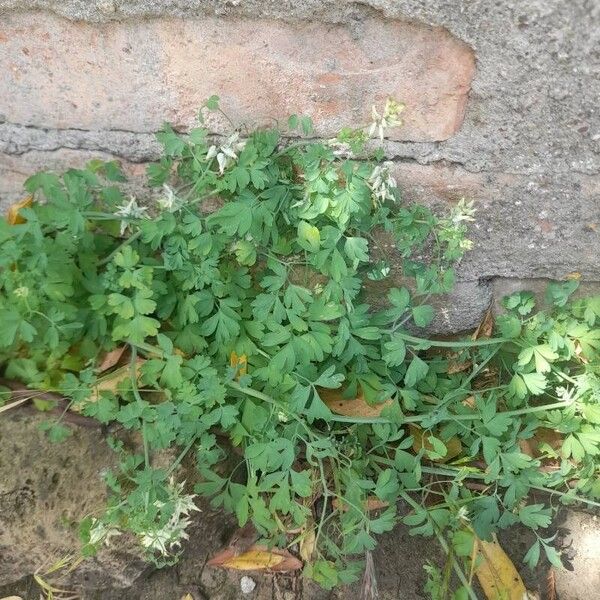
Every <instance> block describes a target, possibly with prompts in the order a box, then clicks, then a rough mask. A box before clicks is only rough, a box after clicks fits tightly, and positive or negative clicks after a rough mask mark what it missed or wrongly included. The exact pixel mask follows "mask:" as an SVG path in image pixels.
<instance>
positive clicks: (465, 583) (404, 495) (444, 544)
mask: <svg viewBox="0 0 600 600" xmlns="http://www.w3.org/2000/svg"><path fill="white" fill-rule="evenodd" d="M400 496H401V497H402V499H403V500H404V501H405V502H406V503H407V504H408V505H409V506H411V507H412V508H413V509H414V510H421V507H420V506H419V505H418V504H417V503H416V502H415V501H414V500H413V499H412V498H411V497H410V496H409V495H408V494H407V493H406V492H402V491H401V492H400ZM432 526H433V530H434V532H435V535H436V537H437V539H438V542H439V544H440V546H441V547H442V549H443V550H444V552H445V553H446V554H447V555H448V558H449V559H450V560H451V561H452V567H453V569H454V572H455V573H456V576H457V577H458V578H459V579H460V582H461V583H462V584H463V586H464V587H465V589H466V590H467V593H468V594H469V598H471V600H479V599H478V598H477V595H476V594H475V592H474V591H473V588H472V587H471V585H470V584H469V582H468V580H467V577H466V575H465V574H464V573H463V570H462V569H461V568H460V565H459V564H458V561H457V560H456V557H455V556H454V555H453V554H452V553H451V552H450V548H449V547H448V543H447V542H446V540H445V539H444V536H443V535H442V534H441V533H440V532H439V531H438V528H437V527H436V525H435V523H434V522H433V521H432Z"/></svg>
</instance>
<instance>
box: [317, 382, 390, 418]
mask: <svg viewBox="0 0 600 600" xmlns="http://www.w3.org/2000/svg"><path fill="white" fill-rule="evenodd" d="M318 391H319V396H320V398H321V400H323V402H324V403H325V404H326V405H327V406H328V407H329V410H331V412H334V413H335V414H337V415H343V416H345V417H362V418H365V417H379V416H380V415H381V412H382V411H383V409H384V408H386V407H387V406H390V405H391V404H392V400H391V399H388V400H386V401H385V402H380V403H379V404H375V405H371V404H368V403H367V401H366V400H365V399H364V397H363V396H362V394H361V395H359V396H358V397H356V398H344V397H343V396H342V392H341V391H340V390H329V389H325V388H319V390H318Z"/></svg>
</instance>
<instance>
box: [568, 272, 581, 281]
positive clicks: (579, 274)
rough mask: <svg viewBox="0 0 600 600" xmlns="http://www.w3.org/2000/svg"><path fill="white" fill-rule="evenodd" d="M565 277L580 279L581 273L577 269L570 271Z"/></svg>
mask: <svg viewBox="0 0 600 600" xmlns="http://www.w3.org/2000/svg"><path fill="white" fill-rule="evenodd" d="M565 279H574V280H575V281H578V280H579V279H581V273H579V271H573V272H572V273H569V274H568V275H567V276H566V278H565Z"/></svg>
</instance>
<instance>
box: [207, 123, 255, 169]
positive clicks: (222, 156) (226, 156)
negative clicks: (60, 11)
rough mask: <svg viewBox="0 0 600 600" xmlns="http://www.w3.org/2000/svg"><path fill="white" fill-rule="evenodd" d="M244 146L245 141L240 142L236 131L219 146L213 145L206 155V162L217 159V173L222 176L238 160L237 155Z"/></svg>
mask: <svg viewBox="0 0 600 600" xmlns="http://www.w3.org/2000/svg"><path fill="white" fill-rule="evenodd" d="M245 145H246V140H240V134H239V133H238V132H237V131H236V132H235V133H234V134H233V135H230V136H229V137H228V138H227V139H226V140H225V142H224V143H223V144H221V145H220V146H216V145H213V146H211V147H210V148H209V149H208V152H207V153H206V160H207V161H210V160H212V159H213V158H216V159H217V163H218V164H219V173H220V174H221V175H223V173H224V172H225V169H226V168H227V167H228V166H229V165H230V164H231V163H232V162H233V161H236V160H237V158H238V155H237V153H238V152H241V151H242V150H243V149H244V146H245Z"/></svg>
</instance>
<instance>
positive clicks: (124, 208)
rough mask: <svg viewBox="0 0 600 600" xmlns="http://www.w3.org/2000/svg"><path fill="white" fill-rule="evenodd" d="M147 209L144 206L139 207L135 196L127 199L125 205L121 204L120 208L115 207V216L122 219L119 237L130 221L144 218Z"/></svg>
mask: <svg viewBox="0 0 600 600" xmlns="http://www.w3.org/2000/svg"><path fill="white" fill-rule="evenodd" d="M147 211H148V208H147V207H146V206H139V205H138V203H137V200H136V199H135V196H131V197H130V198H129V202H128V203H127V204H122V205H121V206H117V210H116V211H115V216H117V217H124V218H123V220H122V221H121V235H123V234H124V233H125V232H126V231H127V228H128V227H129V220H130V219H143V218H144V217H146V216H147V215H146V213H147Z"/></svg>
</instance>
